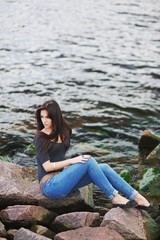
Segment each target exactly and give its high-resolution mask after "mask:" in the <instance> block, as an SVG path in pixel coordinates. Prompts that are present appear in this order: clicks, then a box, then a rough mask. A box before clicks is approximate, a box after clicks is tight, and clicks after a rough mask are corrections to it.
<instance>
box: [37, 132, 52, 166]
mask: <svg viewBox="0 0 160 240" xmlns="http://www.w3.org/2000/svg"><path fill="white" fill-rule="evenodd" d="M45 140H46V139H44V138H43V137H39V136H37V135H36V136H35V139H34V145H35V148H36V156H37V161H38V162H39V163H40V164H43V163H45V162H46V161H48V160H50V156H49V153H48V151H47V150H46V149H45V148H44V147H43V146H44V144H45Z"/></svg>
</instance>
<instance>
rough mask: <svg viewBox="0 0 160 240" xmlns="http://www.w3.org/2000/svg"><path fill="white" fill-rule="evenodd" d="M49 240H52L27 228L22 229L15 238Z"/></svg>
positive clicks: (20, 239) (18, 239)
mask: <svg viewBox="0 0 160 240" xmlns="http://www.w3.org/2000/svg"><path fill="white" fill-rule="evenodd" d="M22 239H23V240H31V239H34V240H49V239H50V238H47V237H45V236H41V235H39V234H36V233H33V232H31V231H30V230H28V229H25V228H20V229H19V230H18V231H17V232H16V234H15V236H14V240H22Z"/></svg>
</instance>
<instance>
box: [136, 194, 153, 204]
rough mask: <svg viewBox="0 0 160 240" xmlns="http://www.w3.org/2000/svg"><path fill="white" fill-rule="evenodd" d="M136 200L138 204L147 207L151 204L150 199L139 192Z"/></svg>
mask: <svg viewBox="0 0 160 240" xmlns="http://www.w3.org/2000/svg"><path fill="white" fill-rule="evenodd" d="M134 200H135V201H136V202H137V203H138V205H142V206H146V207H148V206H150V203H149V202H148V200H147V199H146V198H145V197H143V196H142V195H141V194H139V193H138V194H137V196H136V197H135V199H134Z"/></svg>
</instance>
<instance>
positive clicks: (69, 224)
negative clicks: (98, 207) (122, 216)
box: [52, 212, 100, 232]
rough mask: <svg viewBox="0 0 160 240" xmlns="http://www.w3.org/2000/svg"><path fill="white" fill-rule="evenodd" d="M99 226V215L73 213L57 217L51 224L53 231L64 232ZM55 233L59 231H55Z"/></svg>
mask: <svg viewBox="0 0 160 240" xmlns="http://www.w3.org/2000/svg"><path fill="white" fill-rule="evenodd" d="M99 224H100V215H99V213H96V212H94V213H91V212H73V213H66V214H63V215H59V216H57V217H56V218H55V220H54V222H53V225H52V227H53V229H61V231H65V230H69V229H70V230H71V229H76V228H80V227H95V226H99ZM62 229H63V230H62ZM57 232H59V231H58V230H57Z"/></svg>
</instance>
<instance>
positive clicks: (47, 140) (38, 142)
mask: <svg viewBox="0 0 160 240" xmlns="http://www.w3.org/2000/svg"><path fill="white" fill-rule="evenodd" d="M36 122H37V133H36V135H35V139H34V143H35V147H36V154H37V163H38V179H39V182H40V185H41V187H42V191H43V193H44V195H45V196H46V197H49V198H53V199H60V198H63V197H65V196H67V195H68V194H69V193H71V192H72V191H74V190H77V189H79V188H81V187H83V186H86V185H88V184H89V183H91V182H92V183H94V184H96V185H97V186H98V187H99V188H100V189H101V190H102V191H103V192H104V193H105V195H106V196H107V197H108V198H109V199H110V200H111V201H112V203H113V206H120V207H124V208H125V207H137V206H138V207H140V208H141V207H142V208H148V207H149V206H150V203H149V202H148V201H147V199H145V198H144V197H143V196H142V195H141V194H139V193H138V192H137V191H136V190H135V189H134V188H132V187H131V186H130V185H129V184H128V183H127V182H126V181H124V180H123V179H122V178H121V177H120V176H119V175H118V174H117V173H116V172H115V171H114V170H113V169H112V168H111V167H110V166H109V165H108V164H98V163H97V162H96V160H95V159H94V158H93V157H92V156H90V155H82V156H78V157H74V158H70V159H65V153H66V151H67V150H68V148H69V146H70V136H71V128H70V126H69V124H68V123H67V121H66V120H65V118H64V117H63V116H62V112H61V109H60V107H59V105H58V103H57V102H56V101H55V100H50V101H46V102H45V103H44V104H42V106H41V107H39V108H38V109H37V110H36ZM118 192H121V193H122V194H123V195H124V196H125V197H123V196H121V195H120V194H119V193H118Z"/></svg>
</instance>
